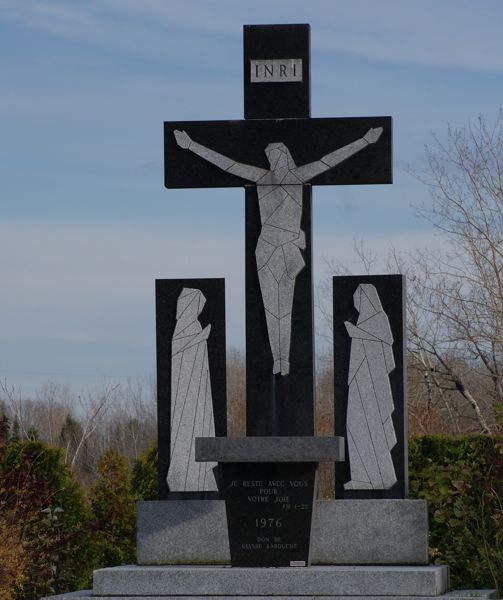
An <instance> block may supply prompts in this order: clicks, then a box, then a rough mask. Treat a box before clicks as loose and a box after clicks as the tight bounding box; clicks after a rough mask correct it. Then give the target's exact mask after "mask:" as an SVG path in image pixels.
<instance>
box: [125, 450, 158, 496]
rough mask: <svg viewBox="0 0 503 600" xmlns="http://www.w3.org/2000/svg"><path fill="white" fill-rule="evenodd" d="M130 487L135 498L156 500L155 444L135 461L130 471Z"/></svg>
mask: <svg viewBox="0 0 503 600" xmlns="http://www.w3.org/2000/svg"><path fill="white" fill-rule="evenodd" d="M131 487H132V488H133V494H134V497H135V499H136V500H158V499H159V492H158V488H157V446H153V447H152V448H150V450H148V451H147V452H145V454H141V455H140V456H139V457H138V458H137V459H136V461H135V463H134V465H133V469H132V473H131Z"/></svg>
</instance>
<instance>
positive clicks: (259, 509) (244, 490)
mask: <svg viewBox="0 0 503 600" xmlns="http://www.w3.org/2000/svg"><path fill="white" fill-rule="evenodd" d="M222 466H223V470H224V494H225V499H226V510H227V521H228V524H229V545H230V552H231V562H232V565H233V566H241V567H264V566H268V567H291V566H308V564H309V543H310V529H311V520H312V514H313V492H312V490H313V487H314V481H315V469H314V464H313V463H289V464H284V463H283V464H273V463H263V464H256V463H226V464H224V465H222Z"/></svg>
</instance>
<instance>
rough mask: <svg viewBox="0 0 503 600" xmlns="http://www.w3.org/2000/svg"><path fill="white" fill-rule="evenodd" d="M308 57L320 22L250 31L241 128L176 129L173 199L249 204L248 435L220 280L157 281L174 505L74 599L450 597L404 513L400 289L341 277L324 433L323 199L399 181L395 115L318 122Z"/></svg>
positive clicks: (143, 525)
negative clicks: (316, 200) (203, 197)
mask: <svg viewBox="0 0 503 600" xmlns="http://www.w3.org/2000/svg"><path fill="white" fill-rule="evenodd" d="M309 52H310V50H309V26H308V25H260V26H245V28H244V91H245V93H244V100H245V119H244V120H242V121H204V122H203V121H198V122H187V121H185V122H179V121H177V122H168V123H165V127H164V134H165V138H164V139H165V184H166V186H167V187H168V188H178V187H218V186H242V187H244V188H245V192H246V193H245V198H246V211H245V214H246V252H245V256H246V266H245V268H246V369H247V373H246V391H247V399H246V407H247V436H246V437H244V438H228V437H226V413H227V410H226V386H225V379H226V377H225V290H224V281H223V279H162V280H158V281H157V282H156V314H157V377H158V445H159V448H158V449H159V462H158V466H159V477H158V481H159V495H160V498H161V500H160V501H150V502H139V503H138V507H137V508H138V520H137V561H138V564H137V565H128V566H121V567H114V568H109V569H98V570H96V571H95V573H94V582H93V590H92V591H89V592H76V593H75V594H68V595H67V596H68V599H69V600H70V598H72V599H73V598H75V596H77V597H78V598H79V600H83V599H84V598H86V599H89V600H91V598H94V599H96V598H103V599H105V598H109V597H115V598H124V599H129V600H133V599H134V598H136V600H138V598H141V597H156V598H163V597H166V598H175V597H178V598H180V597H183V598H186V599H190V598H192V599H193V600H195V599H196V598H197V599H201V598H224V597H239V596H246V597H249V598H265V597H268V598H270V597H280V598H285V597H290V598H292V599H293V598H304V599H307V598H314V597H326V598H332V599H333V598H337V597H339V598H348V597H350V596H354V597H359V598H361V599H367V600H370V599H371V598H375V597H390V598H391V597H394V598H396V597H402V598H410V599H412V598H417V599H418V600H419V598H421V599H422V600H427V599H433V598H437V597H438V596H441V595H444V593H445V592H446V591H447V590H448V567H447V566H446V565H442V566H440V565H428V542H427V534H428V526H427V511H426V503H425V502H424V501H421V500H408V499H407V452H406V439H407V436H406V427H405V423H406V402H405V366H404V339H405V335H404V322H405V319H404V310H403V306H404V295H405V291H404V279H403V277H402V276H400V275H388V276H354V277H335V278H334V281H333V286H334V302H333V308H334V313H333V319H334V377H335V401H334V405H335V421H336V428H335V432H334V433H335V435H334V436H332V437H326V438H317V437H315V436H314V397H313V380H314V368H313V356H314V345H313V294H312V274H311V272H312V271H311V256H312V251H311V187H312V186H313V185H336V184H339V185H340V184H346V185H347V184H364V183H367V184H370V183H390V182H391V118H390V117H359V118H344V119H340V118H339V119H337V118H335V119H312V118H310V74H309V71H310V59H309ZM320 461H334V462H337V463H338V464H337V467H336V486H335V495H336V499H335V500H330V501H321V500H315V490H316V485H315V481H316V469H317V464H318V463H319V462H320ZM264 567H276V568H274V569H271V568H264ZM453 593H454V592H453ZM455 595H456V596H457V600H461V599H462V598H469V597H473V596H474V595H477V597H479V598H481V597H482V598H489V597H491V595H492V592H491V591H490V590H489V591H487V590H485V591H484V590H478V591H477V592H476V594H475V593H472V594H470V593H469V592H467V591H465V592H456V593H455Z"/></svg>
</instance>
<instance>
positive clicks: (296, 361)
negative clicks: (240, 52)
mask: <svg viewBox="0 0 503 600" xmlns="http://www.w3.org/2000/svg"><path fill="white" fill-rule="evenodd" d="M369 93H370V90H369ZM244 105H245V119H244V120H242V121H189V122H168V123H165V126H164V140H165V185H166V187H168V188H181V187H241V186H243V187H245V190H246V378H247V434H248V435H249V436H256V435H262V436H264V435H280V436H286V435H290V436H296V435H297V436H298V435H301V436H306V435H313V434H314V404H313V398H314V392H313V388H314V385H313V383H314V360H313V357H314V343H313V293H312V266H311V263H312V250H311V186H312V185H349V184H371V183H390V182H391V118H390V117H364V118H339V119H311V118H310V49H309V26H308V25H260V26H245V28H244Z"/></svg>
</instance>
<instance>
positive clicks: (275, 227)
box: [174, 127, 382, 375]
mask: <svg viewBox="0 0 503 600" xmlns="http://www.w3.org/2000/svg"><path fill="white" fill-rule="evenodd" d="M381 133H382V127H377V128H374V129H369V130H368V131H367V133H366V134H365V135H364V136H363V137H362V138H360V139H358V140H356V141H354V142H352V143H351V144H347V145H346V146H344V147H342V148H339V149H338V150H335V151H334V152H330V153H329V154H327V155H325V156H323V157H322V158H320V159H319V160H316V161H314V162H311V163H308V164H306V165H303V166H300V167H297V166H296V164H295V162H294V160H293V158H292V155H291V154H290V151H289V150H288V148H287V147H286V146H285V144H283V143H281V142H276V143H271V144H268V146H267V147H266V148H265V154H266V156H267V159H268V161H269V165H270V169H262V168H260V167H254V166H252V165H246V164H242V163H238V162H236V161H234V160H232V159H231V158H228V157H227V156H224V155H223V154H220V153H219V152H215V151H214V150H211V149H210V148H207V147H206V146H202V145H201V144H199V143H197V142H195V141H193V140H192V139H191V138H190V136H189V135H188V134H187V132H185V131H175V132H174V135H175V138H176V141H177V143H178V145H179V146H180V147H181V148H185V149H187V150H190V151H191V152H193V153H194V154H197V156H200V157H201V158H203V159H204V160H207V161H208V162H210V163H212V164H213V165H215V166H217V167H219V168H220V169H222V170H223V171H226V172H227V173H231V174H232V175H237V176H238V177H242V178H243V179H246V180H248V181H253V182H254V183H256V184H257V195H258V201H259V208H260V220H261V223H262V229H261V232H260V235H259V239H258V242H257V246H256V249H255V257H256V261H257V272H258V278H259V282H260V290H261V292H262V300H263V302H264V309H265V315H266V322H267V332H268V337H269V344H270V347H271V352H272V357H273V369H272V372H273V374H275V375H276V374H281V375H288V373H289V372H290V339H291V328H292V308H293V297H294V289H295V280H296V278H297V275H298V274H299V273H300V272H301V271H302V269H303V268H304V266H305V262H304V257H303V256H302V250H304V249H305V247H306V239H305V234H304V231H302V229H301V227H300V223H301V219H302V185H303V184H305V183H307V182H308V181H310V180H311V179H313V178H314V177H316V176H317V175H320V174H321V173H324V172H325V171H328V170H329V169H331V168H333V167H335V166H336V165H338V164H339V163H341V162H342V161H344V160H346V159H347V158H349V157H350V156H353V154H356V153H357V152H359V151H360V150H363V148H366V147H367V146H368V145H369V144H374V143H375V142H377V140H378V139H379V137H380V135H381Z"/></svg>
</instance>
